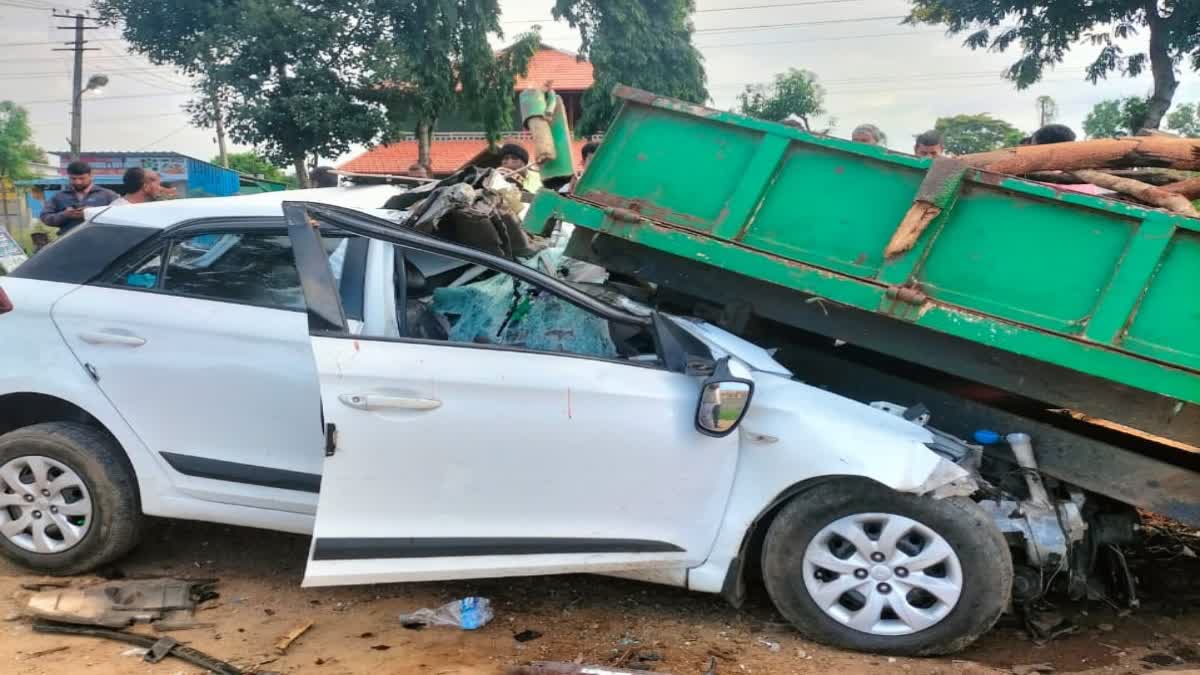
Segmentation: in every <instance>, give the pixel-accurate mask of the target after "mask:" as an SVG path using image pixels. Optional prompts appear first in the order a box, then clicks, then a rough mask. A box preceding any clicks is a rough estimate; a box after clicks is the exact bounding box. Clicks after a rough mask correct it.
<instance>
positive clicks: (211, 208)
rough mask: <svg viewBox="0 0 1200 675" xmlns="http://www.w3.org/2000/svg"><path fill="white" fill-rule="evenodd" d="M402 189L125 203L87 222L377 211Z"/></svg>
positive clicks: (149, 223)
mask: <svg viewBox="0 0 1200 675" xmlns="http://www.w3.org/2000/svg"><path fill="white" fill-rule="evenodd" d="M402 191H403V189H402V188H397V187H395V186H391V185H354V186H346V187H336V188H314V189H310V190H282V191H279V192H262V193H259V194H252V195H240V196H236V197H205V198H199V199H172V200H168V201H161V202H153V203H149V204H128V205H121V206H109V207H104V208H98V209H96V210H95V211H96V213H95V215H94V216H92V214H91V213H89V214H88V215H89V220H95V222H98V223H105V224H108V225H130V226H134V227H153V228H164V227H170V226H172V225H175V224H177V223H181V222H184V221H188V220H196V219H199V218H239V217H240V218H262V217H271V216H279V217H282V216H283V208H282V205H283V202H287V201H296V202H317V203H321V204H331V205H335V206H345V207H348V208H352V209H360V210H365V211H372V210H376V209H379V208H380V207H382V206H383V205H384V203H385V202H387V200H388V198H389V197H391V196H392V195H395V194H398V193H400V192H402ZM88 211H91V209H88Z"/></svg>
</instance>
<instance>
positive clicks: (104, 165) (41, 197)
mask: <svg viewBox="0 0 1200 675" xmlns="http://www.w3.org/2000/svg"><path fill="white" fill-rule="evenodd" d="M50 154H52V155H58V158H59V168H58V175H57V176H43V177H39V178H33V179H30V180H24V181H17V184H18V185H22V186H27V187H30V188H32V189H31V190H30V191H29V192H27V193H26V194H28V197H27V199H28V201H29V208H30V212H31V213H32V215H33V217H34V218H37V217H38V216H40V215H41V213H42V204H43V203H44V202H45V200H47V199H50V198H51V197H52V196H53V195H54V193H55V192H58V191H59V190H62V189H64V188H65V187H66V185H67V164H69V163H70V162H71V154H70V153H69V152H53V153H50ZM79 159H80V160H82V161H84V162H87V163H88V165H89V166H91V167H92V176H93V177H94V180H95V182H96V184H97V185H102V186H104V187H106V188H108V189H110V190H115V191H117V192H124V190H123V189H122V187H121V177H122V176H123V175H124V174H125V170H126V169H129V168H132V167H138V166H140V167H142V168H144V169H152V170H154V171H157V172H158V174H159V175H160V176H162V182H163V185H164V186H165V187H168V188H174V190H175V196H176V197H227V196H229V195H236V194H237V193H238V187H239V180H238V172H236V171H234V170H233V169H226V168H224V167H220V166H217V165H215V164H210V163H209V162H206V161H204V160H201V159H196V158H195V157H188V156H187V155H181V154H179V153H177V152H88V153H84V154H82V155H80V157H79Z"/></svg>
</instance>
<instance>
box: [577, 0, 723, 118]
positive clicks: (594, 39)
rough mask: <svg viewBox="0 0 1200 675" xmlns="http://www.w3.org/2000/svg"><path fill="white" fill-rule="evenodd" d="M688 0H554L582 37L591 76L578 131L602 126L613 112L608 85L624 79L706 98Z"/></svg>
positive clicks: (698, 99) (669, 92) (697, 99)
mask: <svg viewBox="0 0 1200 675" xmlns="http://www.w3.org/2000/svg"><path fill="white" fill-rule="evenodd" d="M693 11H695V3H694V1H693V0H555V2H554V9H553V14H554V18H555V19H566V21H567V22H568V23H569V24H570V25H571V26H572V27H574V28H578V29H579V33H580V35H581V37H582V39H583V46H582V48H581V51H580V56H581V57H584V58H588V59H590V60H591V62H592V65H593V66H594V67H595V73H596V81H595V83H594V84H593V85H592V87H591V89H589V90H588V91H587V93H585V94H584V96H583V110H584V112H583V117H582V119H580V120H579V122H578V124H577V129H576V131H577V132H578V133H579V134H580V135H588V134H594V133H598V132H600V131H603V130H604V129H605V128H607V126H608V124H609V123H610V122H611V121H612V119H613V117H614V116H615V115H616V111H617V105H616V103H615V101H614V100H613V98H612V90H613V87H615V86H616V85H617V84H627V85H630V86H633V87H637V88H639V89H645V90H647V91H652V92H654V93H655V94H659V95H662V96H671V97H673V98H678V99H682V100H684V101H689V102H691V103H705V102H706V101H708V90H707V89H706V88H705V76H704V63H703V58H702V57H701V56H700V52H699V51H698V50H697V49H696V47H695V46H694V45H693V44H692V23H691V14H692V12H693Z"/></svg>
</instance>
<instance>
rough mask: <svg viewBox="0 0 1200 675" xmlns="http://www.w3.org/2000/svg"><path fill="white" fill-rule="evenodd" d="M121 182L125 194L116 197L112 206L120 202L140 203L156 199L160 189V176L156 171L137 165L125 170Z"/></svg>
mask: <svg viewBox="0 0 1200 675" xmlns="http://www.w3.org/2000/svg"><path fill="white" fill-rule="evenodd" d="M121 182H122V183H123V184H124V188H125V196H124V197H117V198H116V199H115V200H114V201H113V206H119V205H121V204H141V203H143V202H152V201H154V200H156V199H158V194H159V192H161V191H162V178H160V177H159V175H158V172H156V171H147V170H146V169H143V168H141V167H139V166H135V167H133V168H131V169H126V170H125V176H124V177H123V178H122V180H121Z"/></svg>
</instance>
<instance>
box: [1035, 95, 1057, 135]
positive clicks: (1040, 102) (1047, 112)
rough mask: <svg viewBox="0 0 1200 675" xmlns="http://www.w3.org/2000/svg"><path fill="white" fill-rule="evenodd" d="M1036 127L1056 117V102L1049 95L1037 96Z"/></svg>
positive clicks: (1042, 125) (1044, 124)
mask: <svg viewBox="0 0 1200 675" xmlns="http://www.w3.org/2000/svg"><path fill="white" fill-rule="evenodd" d="M1037 107H1038V128H1041V127H1044V126H1046V125H1047V124H1050V123H1051V122H1053V121H1054V119H1055V118H1056V117H1058V104H1057V103H1055V102H1054V99H1053V98H1050V97H1049V96H1039V97H1037Z"/></svg>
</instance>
